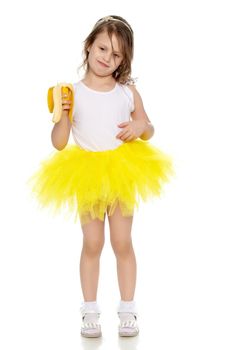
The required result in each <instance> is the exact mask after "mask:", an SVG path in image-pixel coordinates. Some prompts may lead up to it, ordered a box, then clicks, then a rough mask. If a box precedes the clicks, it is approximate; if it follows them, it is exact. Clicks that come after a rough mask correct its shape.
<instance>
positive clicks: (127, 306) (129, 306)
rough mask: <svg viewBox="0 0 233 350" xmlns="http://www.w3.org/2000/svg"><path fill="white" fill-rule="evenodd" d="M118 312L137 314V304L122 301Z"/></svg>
mask: <svg viewBox="0 0 233 350" xmlns="http://www.w3.org/2000/svg"><path fill="white" fill-rule="evenodd" d="M117 312H136V302H135V301H134V300H131V301H124V300H121V301H120V303H119V306H118V310H117Z"/></svg>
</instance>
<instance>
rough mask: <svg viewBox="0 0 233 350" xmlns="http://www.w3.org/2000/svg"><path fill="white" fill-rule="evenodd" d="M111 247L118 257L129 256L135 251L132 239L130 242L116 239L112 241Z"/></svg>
mask: <svg viewBox="0 0 233 350" xmlns="http://www.w3.org/2000/svg"><path fill="white" fill-rule="evenodd" d="M111 245H112V248H113V251H114V253H115V255H116V256H117V257H124V256H127V255H128V254H129V253H130V252H131V251H132V249H133V247H132V241H131V239H129V240H119V239H114V240H111Z"/></svg>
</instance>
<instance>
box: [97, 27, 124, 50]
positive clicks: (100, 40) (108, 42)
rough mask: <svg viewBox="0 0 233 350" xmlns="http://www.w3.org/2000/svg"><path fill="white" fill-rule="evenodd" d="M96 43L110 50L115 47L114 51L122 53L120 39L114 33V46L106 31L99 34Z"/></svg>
mask: <svg viewBox="0 0 233 350" xmlns="http://www.w3.org/2000/svg"><path fill="white" fill-rule="evenodd" d="M96 42H98V43H101V44H104V45H105V46H107V47H108V48H110V49H111V48H112V46H113V50H114V51H118V52H121V47H120V43H119V39H118V38H117V36H116V35H115V34H114V33H113V34H112V45H111V40H110V38H109V36H108V33H107V32H106V31H104V32H102V33H99V34H98V35H97V37H96Z"/></svg>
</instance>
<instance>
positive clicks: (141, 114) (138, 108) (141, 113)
mask: <svg viewBox="0 0 233 350" xmlns="http://www.w3.org/2000/svg"><path fill="white" fill-rule="evenodd" d="M128 87H129V88H130V90H131V91H132V92H133V97H134V107H135V108H134V111H133V112H132V113H131V117H132V119H133V120H141V121H142V122H144V125H145V129H144V131H143V133H142V134H141V135H140V139H142V140H149V139H150V138H151V137H152V136H153V135H154V127H153V125H152V123H151V121H150V119H149V118H148V116H147V114H146V112H145V109H144V106H143V102H142V98H141V96H140V94H139V92H138V91H137V89H136V87H135V85H128Z"/></svg>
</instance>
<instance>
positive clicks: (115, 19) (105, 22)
mask: <svg viewBox="0 0 233 350" xmlns="http://www.w3.org/2000/svg"><path fill="white" fill-rule="evenodd" d="M104 31H106V32H107V34H108V36H109V38H110V41H111V45H112V35H113V34H115V35H116V37H117V39H118V41H119V45H120V49H121V52H122V54H123V59H122V62H121V64H120V65H119V67H118V68H117V69H116V70H115V71H114V72H113V73H112V76H113V77H114V78H115V80H116V81H117V82H119V83H122V84H134V83H135V80H136V79H134V78H132V77H131V62H132V60H133V54H134V34H133V30H132V28H131V26H130V24H129V23H128V22H127V21H126V20H125V19H124V18H122V17H120V16H106V17H103V18H101V19H99V20H98V21H97V22H96V24H95V25H94V27H93V29H92V31H91V33H90V34H89V35H88V36H87V38H86V39H85V40H84V49H83V62H82V64H81V66H80V67H79V68H78V70H79V69H80V68H84V70H85V72H88V69H89V65H88V54H89V52H88V48H89V46H91V45H92V44H93V42H94V41H95V39H96V37H97V35H98V34H100V33H102V32H104Z"/></svg>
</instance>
